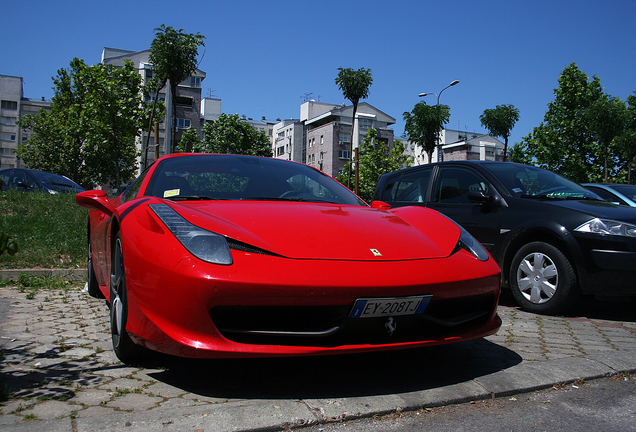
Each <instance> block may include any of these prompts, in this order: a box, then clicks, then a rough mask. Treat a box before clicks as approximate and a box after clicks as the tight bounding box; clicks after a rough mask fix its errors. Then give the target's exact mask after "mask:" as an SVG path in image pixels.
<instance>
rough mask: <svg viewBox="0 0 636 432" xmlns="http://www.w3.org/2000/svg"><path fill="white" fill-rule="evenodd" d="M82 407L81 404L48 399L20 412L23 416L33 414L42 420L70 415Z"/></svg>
mask: <svg viewBox="0 0 636 432" xmlns="http://www.w3.org/2000/svg"><path fill="white" fill-rule="evenodd" d="M81 408H82V407H80V406H75V405H71V404H69V403H66V402H60V401H47V402H42V403H38V404H36V405H35V406H34V407H33V408H30V409H26V410H24V411H22V412H21V413H20V414H21V415H22V416H28V415H29V414H32V415H35V416H36V417H37V418H38V419H41V420H53V419H56V418H62V417H68V416H70V415H71V413H73V412H75V411H78V410H79V409H81Z"/></svg>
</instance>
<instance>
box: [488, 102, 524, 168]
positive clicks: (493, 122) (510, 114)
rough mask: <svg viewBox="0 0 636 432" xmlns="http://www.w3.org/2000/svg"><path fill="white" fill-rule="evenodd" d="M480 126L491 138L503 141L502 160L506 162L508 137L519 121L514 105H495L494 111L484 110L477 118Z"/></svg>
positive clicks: (517, 111)
mask: <svg viewBox="0 0 636 432" xmlns="http://www.w3.org/2000/svg"><path fill="white" fill-rule="evenodd" d="M479 120H480V121H481V125H482V126H483V127H485V128H486V129H488V132H489V133H490V135H492V136H493V137H502V138H503V139H504V154H503V160H504V162H505V161H506V157H507V154H508V137H510V132H511V131H512V128H513V127H515V123H517V122H518V121H519V110H518V109H517V108H515V106H514V105H497V106H496V107H495V108H494V109H486V110H484V113H483V114H482V115H481V116H479Z"/></svg>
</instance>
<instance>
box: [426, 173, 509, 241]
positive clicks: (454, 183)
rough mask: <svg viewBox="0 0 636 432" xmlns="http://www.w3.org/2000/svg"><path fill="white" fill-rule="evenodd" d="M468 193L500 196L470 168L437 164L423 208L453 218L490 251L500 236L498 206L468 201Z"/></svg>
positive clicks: (484, 179)
mask: <svg viewBox="0 0 636 432" xmlns="http://www.w3.org/2000/svg"><path fill="white" fill-rule="evenodd" d="M471 191H475V192H481V193H483V195H485V196H498V195H499V194H498V192H497V191H496V190H495V188H494V187H493V186H492V184H491V183H490V182H489V181H488V180H487V179H486V178H485V177H484V176H482V175H481V174H480V173H479V172H478V171H477V170H475V169H473V168H472V167H468V166H460V165H439V166H438V170H437V173H436V175H435V178H434V182H433V185H432V188H431V192H430V196H429V198H428V200H427V203H426V205H427V207H430V208H432V209H434V210H437V211H439V212H440V213H442V214H444V215H446V216H448V217H449V218H451V219H453V220H454V221H455V222H457V223H458V224H460V225H461V226H462V227H464V229H466V231H468V232H469V233H470V234H472V235H473V237H475V238H476V239H477V240H478V241H479V242H480V243H481V244H482V245H484V247H485V248H486V249H488V250H489V251H491V250H492V249H493V246H494V245H495V243H496V242H497V240H498V237H499V234H500V233H499V229H500V223H501V207H499V206H497V205H492V204H489V203H488V202H486V203H481V204H478V203H474V202H471V201H470V200H469V199H468V194H469V192H471Z"/></svg>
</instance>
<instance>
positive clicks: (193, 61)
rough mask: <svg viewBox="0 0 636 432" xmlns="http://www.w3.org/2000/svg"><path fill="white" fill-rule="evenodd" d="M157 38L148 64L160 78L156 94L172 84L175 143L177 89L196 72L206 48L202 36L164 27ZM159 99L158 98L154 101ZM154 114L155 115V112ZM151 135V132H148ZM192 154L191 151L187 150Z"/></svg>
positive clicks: (173, 136)
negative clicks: (203, 50)
mask: <svg viewBox="0 0 636 432" xmlns="http://www.w3.org/2000/svg"><path fill="white" fill-rule="evenodd" d="M154 32H155V38H154V39H153V41H152V43H151V44H150V55H149V57H148V58H149V60H150V63H152V65H153V68H154V71H155V74H156V76H157V78H158V79H157V93H158V92H159V90H160V89H162V88H163V87H164V86H165V85H166V83H167V82H168V81H170V93H171V96H172V132H171V134H172V143H173V145H174V142H175V136H176V130H177V123H176V119H177V86H178V85H179V84H180V83H181V82H182V81H183V80H185V79H186V78H188V77H190V76H191V75H192V74H193V73H194V72H195V71H196V69H197V65H198V61H197V55H198V51H199V47H200V46H205V44H204V43H203V39H205V36H202V35H201V34H199V33H197V34H192V33H190V34H187V33H184V32H183V30H175V29H174V28H172V27H166V26H165V25H164V24H162V25H161V27H159V28H156V29H155V30H154ZM155 99H156V98H155ZM153 112H154V111H153ZM148 132H149V134H150V130H149V131H148ZM187 150H188V151H190V149H187Z"/></svg>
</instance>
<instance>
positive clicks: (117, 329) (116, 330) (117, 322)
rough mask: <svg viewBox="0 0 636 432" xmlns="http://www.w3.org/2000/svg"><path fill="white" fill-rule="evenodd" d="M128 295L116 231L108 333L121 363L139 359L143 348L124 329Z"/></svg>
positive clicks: (119, 241) (119, 237)
mask: <svg viewBox="0 0 636 432" xmlns="http://www.w3.org/2000/svg"><path fill="white" fill-rule="evenodd" d="M127 321H128V295H127V291H126V273H125V270H124V254H123V250H122V243H121V235H120V234H119V233H117V236H116V237H115V245H114V248H113V257H112V260H111V268H110V334H111V339H112V341H113V350H114V351H115V355H116V356H117V358H119V360H121V361H122V362H123V363H133V362H135V361H136V360H139V359H140V357H141V355H142V353H143V348H142V347H141V346H139V345H136V344H135V343H134V342H133V341H132V339H131V338H130V336H129V335H128V332H127V330H126V323H127Z"/></svg>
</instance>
